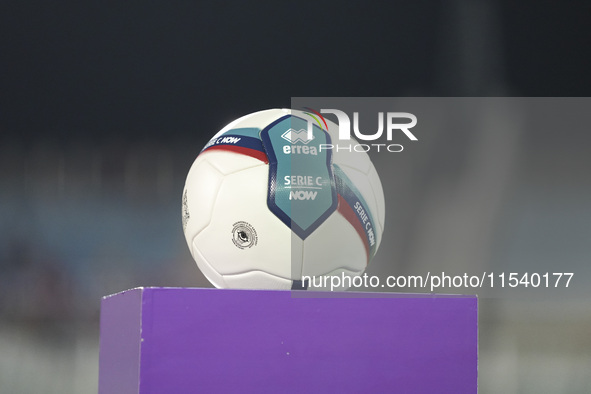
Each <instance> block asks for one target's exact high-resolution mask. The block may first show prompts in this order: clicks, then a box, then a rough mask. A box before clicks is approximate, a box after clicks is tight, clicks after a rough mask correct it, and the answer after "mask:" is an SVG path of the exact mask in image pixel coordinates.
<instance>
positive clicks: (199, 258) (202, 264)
mask: <svg viewBox="0 0 591 394" xmlns="http://www.w3.org/2000/svg"><path fill="white" fill-rule="evenodd" d="M190 246H191V248H190V249H191V254H192V255H193V258H194V259H195V262H196V263H197V267H199V269H200V270H201V272H202V273H203V275H204V276H205V277H206V278H207V280H209V281H210V282H211V283H212V284H213V285H214V286H215V287H217V288H218V289H224V288H227V287H228V284H227V283H226V281H225V280H224V277H223V276H222V275H220V274H219V273H217V272H216V270H214V269H213V267H212V266H211V265H210V264H209V263H208V262H207V260H206V259H205V257H203V254H202V253H201V252H200V251H199V248H198V247H197V245H195V244H194V243H191V245H190Z"/></svg>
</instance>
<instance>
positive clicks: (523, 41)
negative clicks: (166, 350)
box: [0, 0, 591, 394]
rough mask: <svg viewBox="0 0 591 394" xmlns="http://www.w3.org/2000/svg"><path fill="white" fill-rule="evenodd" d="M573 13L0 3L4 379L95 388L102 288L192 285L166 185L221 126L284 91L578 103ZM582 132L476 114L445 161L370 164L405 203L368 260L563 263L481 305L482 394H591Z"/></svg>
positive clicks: (173, 186)
mask: <svg viewBox="0 0 591 394" xmlns="http://www.w3.org/2000/svg"><path fill="white" fill-rule="evenodd" d="M311 11H313V12H311ZM589 15H591V6H590V5H589V3H586V2H568V4H567V3H559V2H546V3H544V4H543V5H542V4H539V2H533V1H525V2H519V4H514V2H509V1H501V2H493V1H484V0H477V1H469V0H454V1H415V2H407V3H400V4H398V3H397V4H395V5H391V6H389V7H386V8H384V7H376V8H372V7H370V6H368V5H367V4H365V3H363V2H352V1H343V2H330V3H328V4H326V5H319V4H318V3H310V4H309V5H306V4H305V3H301V2H299V3H297V4H277V3H274V2H269V3H261V4H260V5H259V7H253V6H252V5H251V4H248V3H241V2H235V3H223V4H222V3H220V4H209V3H206V4H198V3H187V2H166V3H165V2H125V3H121V2H110V1H108V2H96V1H90V2H82V3H81V2H74V1H64V2H59V3H47V2H42V1H38V0H35V1H2V2H0V58H1V60H2V61H1V62H0V202H1V204H0V295H1V296H0V392H2V393H60V394H65V393H92V392H96V387H97V376H98V314H99V306H100V303H99V302H100V298H101V296H103V295H106V294H110V293H113V292H117V291H121V290H123V289H127V288H131V287H135V286H209V283H208V282H207V281H206V280H205V279H204V278H203V277H202V276H201V274H200V273H199V271H198V269H197V268H196V266H195V264H194V263H193V261H192V259H191V257H190V255H189V252H188V249H187V247H186V245H185V241H184V238H183V236H182V229H181V224H180V193H181V190H182V185H183V182H184V178H185V175H186V173H187V171H188V168H189V166H190V164H191V163H192V161H193V160H194V158H195V156H196V154H197V153H198V152H199V150H200V149H201V147H202V146H203V145H204V143H205V142H206V140H207V139H208V138H209V137H210V136H211V135H212V134H213V133H215V132H216V131H217V130H218V129H220V128H221V127H222V126H224V125H225V124H226V123H228V122H229V121H230V120H232V119H233V118H235V117H237V116H240V115H242V114H246V113H249V112H253V111H256V110H260V109H264V108H272V107H289V105H290V98H291V97H292V96H385V97H396V96H488V95H491V96H496V95H499V96H503V95H508V96H586V95H589V92H591V77H590V76H589V70H590V69H591V61H590V60H591V53H590V51H589V49H588V48H589V43H590V42H591V29H589V27H588V17H589ZM585 103H587V105H588V103H589V101H586V102H585ZM587 125H588V123H587V124H585V125H572V126H573V128H571V129H569V130H570V132H569V131H568V130H564V129H560V125H557V130H556V133H553V134H549V133H544V134H542V135H540V134H539V133H537V131H539V130H540V127H538V126H539V125H536V124H535V122H533V123H530V124H527V125H522V126H523V127H519V130H521V133H520V134H519V135H513V134H511V133H507V132H505V133H499V131H498V130H494V129H492V128H489V129H486V128H484V131H483V132H482V133H480V134H478V135H474V136H466V137H469V138H467V141H468V142H466V143H464V142H463V140H462V141H448V142H447V143H448V144H449V149H453V152H454V155H453V157H451V156H450V158H449V159H447V158H444V157H441V156H437V154H438V153H437V152H439V155H441V152H442V151H443V149H440V150H437V149H434V148H433V147H428V146H425V149H424V150H422V153H420V154H419V153H417V155H414V156H412V160H410V161H408V162H407V163H405V166H406V167H404V168H400V169H397V170H396V171H392V172H389V171H388V169H387V168H386V169H384V168H383V167H380V163H379V162H377V163H376V166H377V167H378V171H379V172H380V175H381V178H382V180H383V182H384V183H385V184H386V183H387V184H388V185H390V186H389V187H390V188H392V189H391V190H390V191H389V190H387V192H390V193H396V195H397V198H399V204H400V206H401V207H404V209H401V210H400V211H399V212H392V213H390V212H389V214H390V216H389V217H388V219H389V222H388V223H387V226H388V227H390V226H392V227H391V229H390V230H389V231H392V233H391V234H395V235H396V237H395V239H396V241H395V242H393V243H392V244H391V245H384V246H383V247H382V249H381V250H380V252H379V253H378V257H379V259H378V260H377V261H376V264H374V265H373V266H372V267H371V270H372V273H374V274H383V273H392V272H395V273H396V274H407V273H414V272H416V271H421V270H422V269H423V267H426V266H428V265H429V264H432V263H433V261H434V260H437V261H441V266H442V267H444V270H445V271H448V270H449V271H452V270H457V271H462V272H463V271H466V270H473V271H475V272H482V271H484V270H490V267H498V269H500V268H502V269H504V270H511V271H521V272H523V271H532V270H534V269H535V270H538V271H539V270H544V271H546V270H550V271H552V270H554V271H565V270H566V269H565V268H564V267H569V268H572V269H573V270H576V274H575V278H574V279H573V282H574V281H577V282H578V284H577V287H576V288H575V290H573V291H562V292H557V293H551V292H543V293H540V292H527V291H525V292H523V293H518V292H513V293H510V294H509V295H506V296H505V295H498V296H495V297H492V296H491V297H483V298H481V303H480V305H481V315H480V366H479V371H480V392H481V393H497V392H504V393H546V392H547V393H582V392H591V378H590V377H589V375H588V373H587V372H588V371H589V370H590V369H591V335H590V333H591V313H590V305H591V303H590V301H591V294H590V290H588V289H586V287H587V285H588V284H589V283H590V279H591V274H590V272H589V271H590V268H589V258H590V256H591V244H590V242H589V241H590V240H591V220H590V219H591V204H590V201H591V198H590V197H591V184H590V182H589V176H588V173H589V170H590V169H591V162H590V159H589V154H588V151H589V144H590V142H591V137H590V136H589V134H588V133H587V134H586V133H585V131H587V130H585V127H587ZM583 126H584V127H583ZM587 129H588V127H587ZM573 130H574V131H573ZM437 143H438V144H440V143H441V144H443V143H445V142H443V141H437ZM417 151H418V150H417ZM499 151H502V152H505V153H504V156H499V155H498V152H499ZM376 160H379V158H376ZM442 162H445V163H446V166H444V167H443V168H442V167H441V166H438V164H440V163H442ZM482 179H486V180H487V182H482ZM491 186H494V187H491ZM487 188H488V189H487ZM399 190H404V192H402V193H400V192H399ZM481 203H483V205H481ZM388 209H390V210H392V208H391V206H390V205H388ZM450 221H453V222H456V223H457V225H456V226H453V227H452V228H442V227H441V223H448V222H450ZM386 256H395V258H392V259H386Z"/></svg>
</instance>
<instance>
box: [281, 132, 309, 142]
mask: <svg viewBox="0 0 591 394" xmlns="http://www.w3.org/2000/svg"><path fill="white" fill-rule="evenodd" d="M281 138H283V139H284V140H286V141H288V142H290V143H292V144H297V143H298V142H301V143H302V144H305V145H308V144H309V143H310V141H312V140H313V139H314V135H312V133H310V134H308V130H304V129H301V130H298V131H296V130H294V129H289V130H287V131H286V132H285V133H283V134H282V135H281Z"/></svg>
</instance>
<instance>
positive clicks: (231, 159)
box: [199, 150, 267, 175]
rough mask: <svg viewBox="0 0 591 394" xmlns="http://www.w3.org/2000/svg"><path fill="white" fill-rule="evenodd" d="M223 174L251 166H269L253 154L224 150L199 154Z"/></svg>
mask: <svg viewBox="0 0 591 394" xmlns="http://www.w3.org/2000/svg"><path fill="white" fill-rule="evenodd" d="M199 157H202V158H203V160H206V161H207V162H208V163H209V164H210V165H211V166H213V167H214V168H215V169H216V170H218V171H219V172H220V173H221V174H223V175H230V174H233V173H236V172H239V171H244V170H248V169H249V168H253V167H259V166H267V164H266V163H264V162H262V161H260V160H258V159H255V158H254V157H251V156H246V155H241V154H239V153H235V152H228V151H223V150H212V151H205V152H203V153H202V154H200V155H199Z"/></svg>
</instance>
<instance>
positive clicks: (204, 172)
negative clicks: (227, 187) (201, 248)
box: [183, 157, 223, 245]
mask: <svg viewBox="0 0 591 394" xmlns="http://www.w3.org/2000/svg"><path fill="white" fill-rule="evenodd" d="M222 180H223V174H222V173H220V172H219V171H217V170H216V169H215V167H213V166H212V165H211V164H210V163H209V162H208V161H207V160H205V159H204V158H200V157H198V158H197V160H195V162H194V164H193V166H191V169H190V170H189V174H188V175H187V181H186V183H185V190H184V191H183V196H184V197H183V198H184V199H185V198H186V201H185V202H184V204H183V205H184V206H183V210H186V215H187V216H188V217H187V220H186V225H185V226H186V227H185V230H184V231H185V237H186V239H187V243H188V244H189V245H191V242H192V241H193V238H194V237H195V235H197V234H198V233H199V232H200V231H202V230H203V229H204V228H205V227H207V225H208V224H209V222H210V221H211V213H212V212H213V207H214V204H215V202H216V197H217V194H218V190H219V187H220V185H221V184H222ZM184 214H185V212H184Z"/></svg>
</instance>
